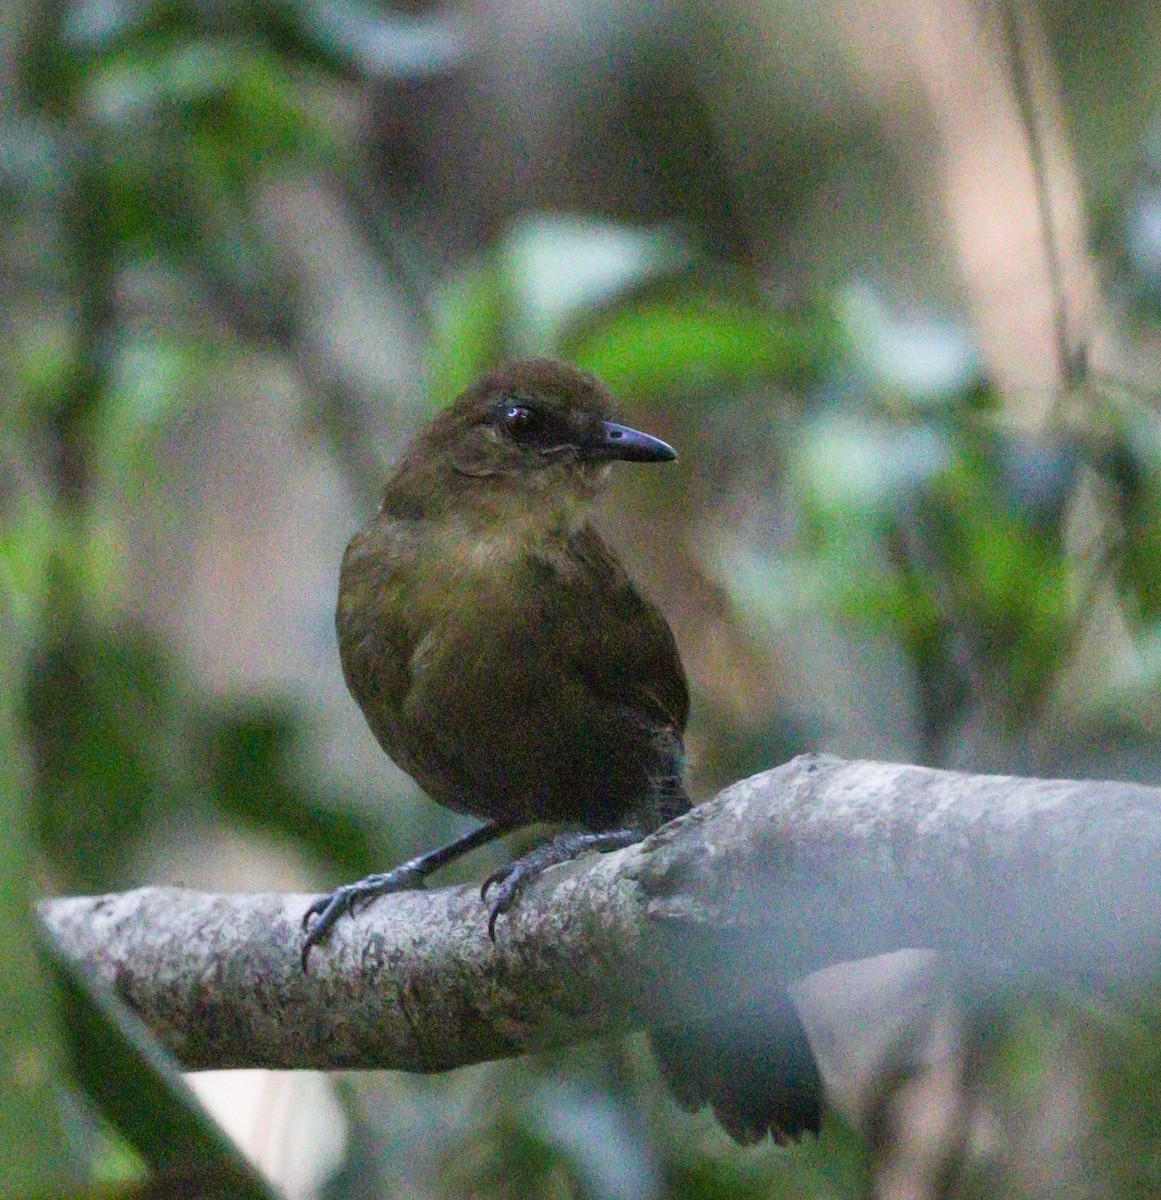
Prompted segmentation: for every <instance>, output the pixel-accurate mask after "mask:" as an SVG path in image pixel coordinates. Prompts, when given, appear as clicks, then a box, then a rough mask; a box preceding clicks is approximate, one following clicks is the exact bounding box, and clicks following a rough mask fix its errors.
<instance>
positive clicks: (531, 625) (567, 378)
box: [303, 359, 817, 1133]
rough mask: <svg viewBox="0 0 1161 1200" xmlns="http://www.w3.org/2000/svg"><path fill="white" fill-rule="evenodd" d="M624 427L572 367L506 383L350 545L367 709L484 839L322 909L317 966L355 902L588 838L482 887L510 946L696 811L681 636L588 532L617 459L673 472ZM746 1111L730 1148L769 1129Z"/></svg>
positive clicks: (392, 745)
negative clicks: (527, 837)
mask: <svg viewBox="0 0 1161 1200" xmlns="http://www.w3.org/2000/svg"><path fill="white" fill-rule="evenodd" d="M612 414H613V403H612V398H611V396H610V395H609V393H608V392H607V391H606V389H605V388H604V387H603V386H602V385H601V384H600V383H598V382H597V381H596V380H595V379H594V378H592V377H591V376H589V375H585V374H583V373H582V372H579V371H577V370H575V369H573V368H571V367H568V366H565V365H564V364H562V363H558V362H553V361H549V360H543V359H540V360H533V361H530V362H517V363H510V364H506V365H504V366H501V367H499V368H498V369H497V370H495V371H493V372H492V373H491V374H489V375H488V376H487V377H485V378H484V379H483V380H481V381H480V383H478V384H477V385H476V386H475V387H473V388H471V389H469V390H468V391H467V392H465V393H464V394H463V395H462V396H460V397H459V399H458V400H456V402H455V403H454V404H453V405H452V406H451V407H450V408H448V409H447V410H445V411H444V412H442V413H441V414H440V415H439V416H438V417H436V419H435V420H434V421H433V422H432V423H431V424H430V425H428V426H427V427H426V428H425V429H424V430H422V431H421V432H420V433H419V434H418V436H417V437H416V438H415V440H414V442H413V443H412V444H411V446H410V448H409V449H408V450H407V452H406V453H405V454H404V456H403V458H402V460H401V461H400V462H399V464H398V466H397V467H396V468H395V471H394V472H393V474H392V476H391V478H390V480H389V481H388V484H387V488H386V492H385V495H384V499H383V504H382V507H381V509H380V511H379V512H378V513H377V514H376V516H375V517H373V518H372V520H371V521H370V522H369V523H368V524H367V525H366V527H365V528H364V529H362V530H361V531H360V532H359V533H357V534H356V535H355V536H354V538H353V539H352V540H351V543H350V545H349V546H348V548H347V552H346V555H345V556H344V559H343V567H342V573H341V579H340V585H339V602H338V610H337V614H336V624H337V629H338V637H339V649H340V654H341V657H342V663H343V670H344V673H345V676H346V680H347V684H348V686H349V688H350V690H351V694H352V695H353V696H354V698H355V700H356V701H357V702H358V704H359V706H360V708H361V709H362V710H363V713H364V715H365V716H366V718H367V722H368V724H369V725H370V727H371V729H372V731H373V732H374V734H375V737H376V738H377V739H378V741H379V744H380V745H381V746H382V747H383V749H384V750H385V751H386V752H387V753H388V754H389V755H390V756H391V758H393V759H394V760H395V762H396V763H398V764H399V766H401V767H402V768H403V769H404V770H405V771H407V772H408V773H409V774H410V775H412V776H413V777H414V778H415V780H416V781H417V782H418V783H419V785H420V786H421V787H422V788H423V789H424V791H426V792H427V794H428V795H429V796H431V798H432V799H433V800H436V801H438V802H439V803H440V804H443V805H445V806H446V807H448V808H452V809H455V810H456V811H458V812H463V813H470V814H472V815H474V816H476V817H479V818H480V819H481V820H483V821H484V822H485V824H484V825H483V826H481V827H480V828H479V829H477V830H475V831H473V832H472V833H470V834H468V835H467V836H466V837H464V838H461V839H459V841H457V842H454V843H452V844H451V845H449V846H445V847H441V848H440V849H438V850H435V851H432V852H431V853H429V854H426V855H421V856H420V857H419V858H416V859H413V860H412V861H411V862H409V863H405V864H403V866H401V867H398V868H396V869H395V870H394V871H389V872H387V873H386V874H385V875H377V876H372V877H370V878H369V879H366V880H362V881H360V882H358V883H355V884H351V885H348V886H347V887H344V888H340V889H339V890H338V891H336V892H335V893H333V894H332V895H331V896H329V897H324V898H322V899H321V900H319V901H318V902H316V904H315V905H313V906H312V908H311V909H310V911H309V912H308V914H307V922H308V923H309V922H310V921H311V920H312V919H313V924H310V925H309V931H308V933H307V939H306V944H305V946H304V949H303V964H304V967H305V965H306V961H307V955H308V954H309V952H310V949H311V947H312V946H314V945H316V944H318V943H319V942H320V941H322V940H323V939H324V938H325V936H326V934H327V932H328V930H329V929H330V928H331V927H332V926H333V925H334V923H335V921H337V920H338V919H339V918H340V917H341V916H342V915H343V914H344V913H346V912H348V911H350V910H351V908H352V906H354V905H358V904H362V903H365V902H368V901H369V900H371V899H373V898H374V897H375V896H378V895H382V894H384V893H385V892H389V891H396V890H399V889H401V888H407V887H412V886H416V885H417V884H418V883H420V882H421V881H422V880H423V878H424V877H425V876H426V875H427V874H428V873H430V872H431V871H432V870H435V869H436V868H437V867H439V866H442V865H443V864H444V863H446V862H448V861H450V860H451V859H452V858H454V857H457V856H458V855H459V854H461V853H464V852H465V851H467V850H470V849H472V848H474V847H475V846H478V845H482V844H483V843H485V842H487V841H489V840H491V839H492V838H494V837H497V836H499V835H500V834H503V833H505V832H507V831H508V830H510V829H513V828H516V827H518V826H521V825H526V824H530V823H532V822H536V821H552V822H558V823H562V824H565V825H568V826H570V827H571V829H570V831H569V832H566V833H564V834H561V835H560V836H558V837H557V838H555V839H554V840H552V841H551V842H548V843H546V844H545V845H543V846H541V847H539V848H537V849H536V850H533V851H532V852H531V853H530V854H528V855H525V857H524V858H523V859H520V860H518V861H517V862H516V863H514V864H512V865H511V866H509V867H506V868H504V869H503V870H501V871H499V872H497V873H496V875H494V876H493V877H492V878H491V879H490V880H489V881H488V882H487V883H486V884H485V893H486V895H487V898H488V900H489V903H490V915H489V930H490V931H492V932H493V933H494V929H495V923H496V920H497V918H498V917H499V916H500V915H501V914H502V913H504V912H505V911H507V910H508V909H509V908H510V907H511V906H512V904H513V903H515V902H516V900H517V897H518V895H519V892H520V888H521V886H522V885H523V883H524V882H526V881H527V880H528V879H529V878H532V877H533V876H535V875H536V874H538V873H539V872H540V871H542V870H544V869H545V868H546V867H549V866H551V865H553V864H554V863H558V862H562V861H564V860H566V859H568V858H571V857H574V856H575V855H576V854H578V853H581V852H583V851H585V850H589V849H597V850H604V849H610V848H613V847H616V846H623V845H627V844H629V843H630V842H632V841H635V840H638V839H639V838H641V837H643V836H644V835H645V834H646V833H649V832H650V831H652V830H654V829H656V828H657V827H658V826H659V825H661V824H663V823H664V822H666V821H668V820H671V819H672V818H674V817H676V816H678V815H680V814H681V813H683V812H685V811H686V810H687V809H688V808H689V805H690V802H689V799H688V795H687V793H686V790H685V785H684V782H683V779H682V770H683V762H684V750H683V745H682V737H683V734H684V731H685V725H686V720H687V718H688V715H689V695H688V690H687V687H686V681H685V674H684V671H683V669H682V665H681V659H680V657H679V655H678V651H677V646H676V644H675V642H674V639H673V634H672V633H671V632H670V629H669V626H668V624H667V623H666V621H665V618H664V617H663V616H662V615H661V613H660V611H659V610H658V609H657V608H656V607H655V606H654V605H653V604H652V603H651V602H650V601H649V600H647V599H646V598H645V597H644V596H643V595H642V594H641V593H640V592H639V591H638V590H637V589H636V587H634V585H633V583H632V581H631V580H630V579H629V577H628V576H627V575H626V573H625V571H624V569H623V568H622V567H621V565H620V563H619V562H618V561H617V559H616V557H615V556H614V555H613V553H612V552H611V551H610V550H609V548H608V546H606V545H605V543H604V542H603V541H602V539H601V538H600V536H599V535H598V534H597V533H596V532H595V531H594V530H593V529H592V527H591V526H590V525H589V524H588V523H587V519H586V518H587V514H588V510H589V507H590V505H591V502H592V500H593V498H594V497H595V496H596V494H597V493H598V492H599V491H600V489H601V487H602V486H603V484H604V482H605V479H606V477H607V475H608V471H609V467H610V464H611V463H612V462H614V461H617V460H621V461H629V462H663V461H666V460H669V459H672V458H675V457H676V455H675V453H674V451H673V450H672V449H671V448H670V447H669V446H667V445H665V443H664V442H660V441H658V440H657V439H656V438H652V437H649V436H648V435H646V434H642V433H638V432H637V431H635V430H632V429H627V428H625V427H624V426H621V425H618V424H616V423H615V422H614V420H613V415H612ZM493 887H494V890H490V889H492V888H493ZM656 1041H657V1045H658V1049H659V1053H660V1055H661V1059H662V1069H663V1071H664V1072H665V1073H666V1075H667V1077H668V1078H670V1080H671V1082H673V1083H674V1084H675V1085H676V1086H677V1088H678V1091H679V1093H682V1094H683V1098H684V1100H685V1101H686V1102H687V1103H689V1104H693V1105H695V1106H697V1105H700V1104H701V1103H704V1102H707V1101H710V1102H714V1103H715V1104H716V1103H717V1101H718V1097H717V1094H716V1092H715V1088H716V1089H717V1091H720V1090H721V1088H720V1083H721V1078H720V1077H722V1076H723V1075H729V1074H732V1073H733V1072H732V1070H723V1068H721V1067H720V1066H715V1065H713V1064H714V1063H718V1061H719V1059H720V1053H719V1052H717V1051H715V1055H716V1057H714V1056H711V1058H712V1062H711V1061H710V1059H707V1060H706V1061H705V1063H704V1064H703V1065H704V1067H705V1070H703V1071H702V1074H701V1075H689V1074H688V1072H686V1071H685V1067H684V1059H685V1057H686V1056H687V1054H688V1052H689V1048H688V1044H687V1041H686V1039H685V1037H684V1031H683V1030H680V1029H669V1030H666V1031H664V1032H659V1033H658V1034H657V1037H656ZM727 1058H728V1055H727ZM721 1061H722V1062H725V1061H726V1060H724V1059H722V1060H721ZM707 1071H708V1074H707V1073H706V1072H707ZM683 1079H684V1080H686V1082H685V1083H684V1084H683V1083H682V1082H681V1080H683ZM728 1099H729V1098H728V1097H727V1100H728ZM744 1107H745V1108H746V1112H745V1113H743V1114H742V1115H741V1116H739V1117H737V1118H736V1119H733V1121H732V1124H733V1126H734V1128H733V1129H732V1132H735V1133H739V1132H740V1131H741V1130H742V1128H743V1127H744V1128H745V1129H747V1130H751V1131H752V1130H753V1129H754V1128H756V1127H757V1126H758V1125H759V1124H761V1122H762V1121H763V1120H764V1119H765V1118H764V1116H763V1114H762V1113H757V1112H755V1113H750V1112H749V1108H750V1107H752V1105H751V1104H750V1101H749V1100H748V1099H747V1100H746V1102H745V1106H744ZM771 1120H774V1118H771ZM777 1120H778V1123H779V1127H780V1128H786V1127H788V1123H787V1121H786V1119H785V1116H784V1114H781V1112H780V1110H779V1116H778V1118H777ZM795 1120H798V1119H797V1118H795ZM726 1123H727V1125H729V1124H730V1123H731V1122H730V1121H727V1122H726ZM767 1123H769V1122H767ZM789 1125H790V1126H793V1125H794V1120H792V1121H790V1122H789ZM803 1125H805V1127H811V1118H810V1117H809V1116H808V1117H807V1118H806V1119H805V1121H803V1120H798V1127H802V1126H803ZM765 1127H766V1126H765V1125H763V1126H762V1128H763V1129H764V1128H765ZM813 1127H817V1106H816V1109H815V1117H814V1119H813ZM795 1131H797V1129H795Z"/></svg>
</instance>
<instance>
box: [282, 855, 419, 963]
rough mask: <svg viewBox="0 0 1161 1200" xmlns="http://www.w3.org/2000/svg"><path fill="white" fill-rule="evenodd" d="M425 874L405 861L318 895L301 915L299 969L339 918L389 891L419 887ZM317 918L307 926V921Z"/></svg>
mask: <svg viewBox="0 0 1161 1200" xmlns="http://www.w3.org/2000/svg"><path fill="white" fill-rule="evenodd" d="M424 874H425V872H424V871H423V870H422V869H421V868H420V867H419V866H418V865H417V864H416V863H414V862H406V863H404V864H403V865H402V866H401V867H396V868H395V869H394V870H393V871H386V872H384V873H383V874H382V875H368V876H367V878H366V879H360V880H359V881H358V882H357V883H347V884H344V885H343V886H342V887H341V888H336V889H335V890H334V891H333V892H331V893H330V894H329V895H326V896H320V897H319V898H318V899H317V900H315V901H314V903H312V904H311V906H310V907H309V908H308V909H307V910H306V912H305V913H303V915H302V927H303V929H305V930H306V939H305V941H304V942H303V944H302V969H303V971H304V972H305V971H306V969H307V961H308V960H309V958H310V952H311V950H312V949H313V948H314V947H315V946H317V945H319V944H320V943H322V942H324V941H325V940H326V937H327V935H328V934H329V933H330V931H331V930H332V929H333V928H334V926H335V924H336V923H337V922H338V921H339V919H340V918H341V917H343V916H345V915H346V914H347V913H350V914H351V915H352V916H354V914H355V913H357V912H358V911H359V910H360V909H361V908H366V907H367V905H368V904H370V903H371V901H372V900H377V899H378V898H379V897H380V896H386V895H388V894H389V893H391V892H407V891H410V890H411V889H412V888H416V887H422V886H423V876H424ZM312 917H314V918H317V919H316V920H315V921H314V923H313V924H312V923H311V918H312Z"/></svg>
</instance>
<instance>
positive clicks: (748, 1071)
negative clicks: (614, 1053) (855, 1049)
mask: <svg viewBox="0 0 1161 1200" xmlns="http://www.w3.org/2000/svg"><path fill="white" fill-rule="evenodd" d="M650 1039H651V1041H652V1045H653V1052H654V1054H655V1055H656V1056H657V1062H658V1064H659V1066H660V1068H661V1074H662V1076H663V1077H664V1078H665V1081H666V1083H667V1084H668V1085H669V1088H670V1090H671V1091H672V1093H673V1095H674V1097H675V1099H676V1100H677V1102H678V1103H679V1104H680V1105H681V1106H682V1108H684V1109H686V1110H687V1111H689V1112H697V1111H698V1110H699V1109H701V1108H704V1107H705V1106H706V1105H707V1104H708V1105H709V1106H710V1108H711V1109H712V1110H713V1114H714V1116H715V1117H716V1118H717V1120H718V1122H719V1123H720V1124H721V1126H722V1128H723V1129H725V1131H726V1132H727V1133H728V1134H729V1135H730V1137H732V1138H733V1139H734V1141H736V1142H740V1143H741V1144H742V1145H751V1144H753V1143H755V1142H759V1141H761V1140H762V1138H764V1137H765V1136H766V1134H767V1133H770V1134H771V1135H772V1136H773V1137H774V1140H775V1141H776V1142H778V1143H780V1144H785V1143H787V1142H792V1141H796V1140H797V1139H798V1138H800V1137H801V1136H802V1135H803V1134H805V1133H818V1131H819V1129H820V1128H821V1126H822V1115H823V1098H822V1080H821V1078H820V1076H819V1073H818V1067H817V1065H816V1063H815V1061H814V1055H813V1053H812V1052H811V1049H810V1045H809V1043H808V1042H807V1040H806V1032H805V1030H804V1029H803V1028H802V1024H801V1022H800V1021H799V1019H798V1016H797V1014H796V1013H795V1011H794V1009H793V1006H792V1005H791V1003H790V999H789V997H783V998H781V1000H779V1001H778V1002H777V1003H776V1004H774V1005H773V1006H769V1005H762V1006H761V1008H760V1009H759V1006H758V1005H757V1004H755V1005H752V1006H750V1007H748V1008H747V1009H745V1010H735V1011H733V1012H729V1013H724V1014H722V1015H721V1016H720V1017H718V1016H715V1017H714V1019H713V1020H712V1021H710V1020H706V1021H702V1022H699V1023H697V1024H682V1025H667V1026H661V1027H658V1028H655V1029H653V1030H651V1031H650Z"/></svg>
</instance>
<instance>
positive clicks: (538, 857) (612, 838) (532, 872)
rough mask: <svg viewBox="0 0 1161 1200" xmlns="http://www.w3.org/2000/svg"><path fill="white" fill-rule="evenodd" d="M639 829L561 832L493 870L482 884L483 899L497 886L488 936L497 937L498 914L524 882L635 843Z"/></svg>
mask: <svg viewBox="0 0 1161 1200" xmlns="http://www.w3.org/2000/svg"><path fill="white" fill-rule="evenodd" d="M641 837H642V834H641V830H639V829H610V830H605V831H602V832H600V833H589V832H582V831H575V830H574V831H571V832H568V833H562V834H558V835H557V836H556V837H554V838H553V839H552V841H551V842H545V843H544V845H543V846H537V847H536V849H535V850H530V851H529V852H528V853H527V854H525V855H523V856H522V857H521V858H518V859H516V861H515V862H510V863H508V865H507V866H503V867H501V868H500V869H499V870H498V871H493V872H492V874H491V875H489V876H488V878H487V879H485V880H484V882H483V884H482V886H481V887H480V899H481V900H483V901H484V903H487V902H488V893H489V892H490V891H491V890H492V888H496V889H497V890H496V898H495V899H494V900H493V901H492V903H491V908H490V909H489V911H488V937H490V938H491V939H492V941H493V942H494V941H495V940H496V918H497V917H499V915H500V914H501V913H506V912H507V911H508V910H509V909H510V908H511V907H512V905H513V904H515V903H516V898H517V897H518V896H519V895H520V892H521V891H522V890H523V888H524V885H525V884H526V883H528V882H529V881H530V880H532V879H535V878H536V876H537V875H539V874H540V873H541V872H542V871H547V870H548V868H549V867H555V866H556V865H557V864H558V863H564V862H571V861H572V859H574V858H578V857H579V856H580V855H582V854H586V853H588V851H590V850H601V851H604V850H620V849H621V848H622V847H623V846H631V845H632V844H633V843H634V842H639V841H640V840H641Z"/></svg>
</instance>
